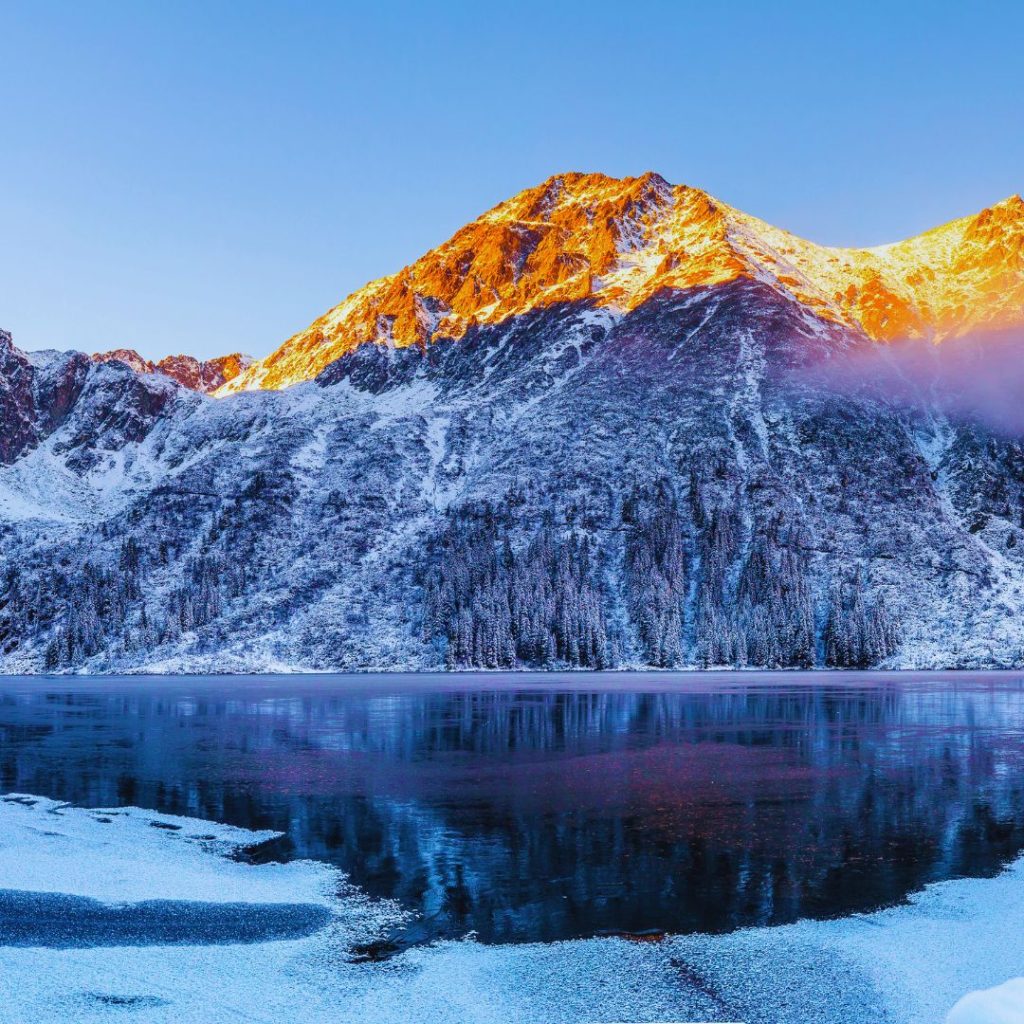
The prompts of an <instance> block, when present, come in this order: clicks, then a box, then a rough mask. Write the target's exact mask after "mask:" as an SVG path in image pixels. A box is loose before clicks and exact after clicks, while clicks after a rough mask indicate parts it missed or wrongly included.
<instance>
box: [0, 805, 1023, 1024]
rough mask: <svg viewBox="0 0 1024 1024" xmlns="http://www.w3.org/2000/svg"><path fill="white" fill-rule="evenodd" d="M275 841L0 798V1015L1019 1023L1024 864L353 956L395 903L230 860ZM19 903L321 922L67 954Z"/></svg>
mask: <svg viewBox="0 0 1024 1024" xmlns="http://www.w3.org/2000/svg"><path fill="white" fill-rule="evenodd" d="M270 837H271V834H269V833H254V832H245V831H243V830H240V829H235V828H231V827H228V826H224V825H218V824H211V823H209V822H205V821H198V820H194V819H188V818H175V817H170V816H168V815H162V814H156V813H153V812H149V811H143V810H139V809H136V808H121V809H118V810H110V811H99V810H86V809H81V808H74V807H70V806H68V805H65V804H59V803H56V802H54V801H50V800H45V799H39V798H34V797H26V796H18V795H10V796H8V797H4V798H3V799H2V800H0V1021H2V1022H3V1024H30V1022H31V1024H48V1022H53V1024H57V1022H61V1024H63V1022H84V1024H88V1022H94V1021H95V1022H108V1021H133V1022H135V1021H138V1022H147V1024H148V1022H171V1021H173V1022H175V1024H181V1022H196V1024H199V1022H201V1024H218V1022H221V1021H224V1022H236V1021H257V1022H270V1021H274V1022H280V1021H289V1022H294V1024H305V1022H315V1024H319V1022H324V1024H326V1022H331V1024H348V1022H352V1024H357V1022H358V1024H364V1022H365V1024H371V1022H372V1024H390V1022H396V1024H397V1022H403V1024H406V1022H408V1024H427V1022H430V1024H445V1022H456V1021H458V1022H470V1024H476V1022H480V1024H483V1022H487V1024H490V1022H494V1024H499V1022H501V1024H515V1022H524V1024H525V1022H529V1024H545V1022H577V1024H583V1022H595V1024H597V1022H611V1021H705V1022H707V1021H746V1022H749V1024H753V1022H764V1024H796V1022H799V1024H810V1022H814V1024H831V1022H836V1024H861V1022H863V1024H868V1022H870V1024H941V1022H943V1021H944V1020H947V1019H948V1024H1008V1022H1011V1021H1013V1022H1017V1021H1024V982H1021V981H1020V980H1018V981H1016V982H1011V983H1010V984H1006V982H1007V979H1012V978H1019V976H1020V975H1022V974H1024V942H1022V941H1021V939H1020V936H1021V935H1022V934H1024V859H1022V860H1020V861H1018V862H1017V863H1016V864H1014V865H1013V866H1011V867H1010V868H1009V869H1008V870H1006V871H1005V872H1003V873H1002V874H1001V875H1000V876H998V877H997V878H993V879H970V880H958V881H952V882H946V883H942V884H939V885H935V886H932V887H930V888H928V889H927V890H925V891H924V892H923V893H920V894H918V895H917V896H915V897H914V898H913V899H912V900H911V901H910V902H909V903H908V904H907V905H904V906H899V907H893V908H890V909H887V910H883V911H880V912H878V913H874V914H870V915H857V916H855V917H852V918H847V919H844V920H838V921H823V922H813V921H804V922H800V923H797V924H795V925H789V926H785V927H780V928H760V929H749V930H745V931H740V932H735V933H733V934H731V935H725V936H707V935H693V936H678V937H674V938H668V939H664V940H662V941H647V942H640V941H631V940H627V939H623V938H601V939H589V940H579V941H572V942H560V943H553V944H548V945H542V944H533V945H518V946H484V945H481V944H480V943H478V942H476V941H474V940H473V938H472V937H471V936H470V937H466V938H465V939H463V940H462V941H449V942H441V943H436V944H433V945H430V946H421V947H414V948H411V949H406V950H405V951H404V952H400V953H398V954H397V955H395V956H392V957H390V958H389V959H385V960H372V959H370V960H367V959H366V958H365V957H364V958H360V956H358V955H356V954H357V953H358V952H359V947H361V946H365V945H366V944H368V943H372V942H374V940H377V939H380V938H381V937H382V936H384V935H385V934H386V933H387V930H388V929H389V928H390V927H393V926H395V925H399V924H400V923H401V919H402V915H401V913H400V912H399V910H398V908H396V907H395V906H393V905H391V904H388V903H385V902H382V901H371V900H369V899H367V898H365V897H363V896H362V895H361V894H360V893H359V892H357V891H355V890H354V889H353V888H352V887H351V886H349V885H348V884H347V883H346V880H345V877H344V876H343V875H342V874H341V873H340V872H338V871H337V870H335V869H333V868H330V867H327V866H325V865H322V864H317V863H312V862H308V861H305V862H296V863H291V864H286V865H281V864H251V863H246V862H243V861H241V860H238V859H231V858H230V855H231V854H232V853H235V852H236V851H238V850H239V849H241V848H244V847H246V846H249V845H251V844H253V843H258V842H261V841H265V840H267V839H268V838H270ZM27 893H36V894H63V895H62V896H53V895H51V896H46V895H41V896H39V897H38V899H39V901H40V906H41V907H42V908H43V909H44V911H45V909H46V908H47V907H49V906H51V904H50V903H47V900H53V899H63V898H65V897H69V898H70V897H80V898H88V899H91V900H96V901H99V904H101V909H102V910H103V912H109V913H110V914H111V915H115V916H116V915H120V917H118V918H117V919H118V920H121V921H122V923H123V921H124V919H125V918H127V919H129V920H130V919H131V915H132V914H133V913H134V912H135V910H136V909H138V908H140V907H142V908H145V907H150V908H152V907H153V906H165V907H171V908H172V909H173V910H174V911H175V912H176V913H179V914H180V913H181V912H182V907H183V901H185V902H187V904H191V905H192V906H193V907H194V908H195V910H196V913H197V915H199V916H198V917H197V920H199V919H201V915H202V913H203V912H204V908H206V910H208V909H209V907H210V905H211V904H214V905H217V906H221V907H224V908H225V909H227V908H229V907H230V908H231V909H232V912H236V913H237V912H238V908H239V907H249V908H250V910H251V912H252V913H253V914H254V915H256V917H257V918H258V916H259V914H260V913H261V912H263V911H264V910H267V909H268V908H270V907H271V906H276V907H281V906H287V907H291V908H301V907H306V908H318V913H320V914H321V917H322V920H321V921H320V923H319V924H317V925H316V926H315V927H312V928H311V929H310V930H309V931H308V933H307V934H302V935H299V936H297V937H294V938H288V939H284V940H282V939H271V940H268V941H261V940H259V939H258V938H257V939H255V940H253V939H250V940H247V941H211V940H208V939H202V938H200V939H199V940H197V941H192V940H191V939H186V940H185V941H180V942H176V943H166V942H165V943H163V944H160V943H159V942H158V941H153V939H152V936H150V937H149V938H148V939H147V935H146V931H145V929H144V928H143V929H142V930H141V931H140V932H139V933H137V934H136V935H135V937H134V939H133V940H132V941H131V943H130V944H129V943H127V942H126V941H124V940H123V939H111V940H110V942H111V943H113V942H115V941H117V942H119V943H120V944H116V945H115V944H105V943H104V940H103V939H102V938H100V939H97V938H96V936H95V935H93V937H92V939H91V940H90V944H89V945H86V946H75V945H70V944H69V943H68V941H66V938H62V925H64V924H66V923H67V922H66V921H61V920H60V919H59V918H52V919H51V918H49V917H47V916H46V914H45V912H44V913H42V914H41V916H40V919H39V922H37V923H38V927H37V928H36V931H35V932H34V933H33V934H34V935H35V938H33V939H31V940H28V941H27V940H25V939H24V937H23V936H22V937H21V938H16V937H15V938H12V922H11V918H10V917H8V918H7V924H6V926H5V923H4V922H5V918H4V906H5V904H4V901H5V899H6V900H8V901H10V900H12V899H13V900H14V901H15V905H16V906H22V905H24V903H25V901H26V900H30V899H33V898H34V897H31V898H30V897H27V896H26V895H25V894H27ZM18 900H21V901H22V902H21V903H18V902H17V901H18ZM147 901H150V902H147ZM151 901H175V902H174V903H173V904H153V903H152V902H151ZM213 909H214V910H216V906H215V907H214V908H213ZM324 910H326V911H327V913H326V914H324V913H323V911H324ZM186 919H187V908H186ZM100 920H101V921H102V920H105V919H104V918H103V917H102V914H101V915H100ZM16 923H18V924H24V920H23V919H22V918H18V919H17V922H16ZM51 924H52V934H51V933H50V932H49V931H47V929H49V928H50V927H51ZM5 927H6V930H5ZM995 986H1001V987H1000V988H994V987H995ZM993 988H994V991H978V990H985V989H993ZM968 993H974V994H973V995H969V996H967V994H968ZM964 996H967V998H966V999H963V1001H960V1000H961V999H962V998H963V997H964ZM958 1001H959V1002H958ZM955 1004H956V1009H955V1010H954V1009H953V1007H954V1005H955ZM947 1014H948V1015H949V1016H948V1018H947Z"/></svg>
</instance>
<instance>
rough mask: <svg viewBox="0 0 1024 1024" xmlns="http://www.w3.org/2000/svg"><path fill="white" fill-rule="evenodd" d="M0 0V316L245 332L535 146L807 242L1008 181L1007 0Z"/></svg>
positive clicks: (26, 321) (476, 201)
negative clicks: (687, 194) (502, 1)
mask: <svg viewBox="0 0 1024 1024" xmlns="http://www.w3.org/2000/svg"><path fill="white" fill-rule="evenodd" d="M490 6H491V5H483V4H479V3H465V4H462V3H447V4H435V5H432V6H431V5H427V4H423V5H402V4H397V3H394V4H381V5H370V4H367V5H361V6H355V5H352V6H349V5H344V4H341V3H317V2H313V0H310V2H307V3H304V4H301V5H300V4H285V3H280V4H261V3H255V2H253V3H245V4H243V3H237V4H233V3H225V2H219V3H217V2H215V3H196V4H193V3H189V2H175V3H173V4H162V3H120V2H115V0H105V2H79V3H66V4H65V3H53V2H47V0H33V2H28V0H26V2H24V3H20V2H10V0H0V326H3V327H6V328H8V329H11V330H13V331H14V332H15V342H16V343H17V344H19V345H21V346H22V347H24V348H29V349H34V348H42V347H58V348H80V349H85V350H89V351H92V350H96V349H105V348H114V347H121V346H131V347H135V348H137V349H138V350H139V351H141V352H142V353H143V354H145V355H147V356H150V357H159V356H162V355H166V354H168V353H170V352H193V353H195V354H199V355H214V354H218V353H221V352H225V351H233V350H238V349H241V350H245V351H249V352H251V353H252V354H254V355H257V356H259V355H264V354H266V353H267V352H268V351H270V350H271V349H273V348H275V347H276V346H277V345H278V344H279V343H280V342H281V341H283V340H284V339H285V338H286V337H287V336H288V335H289V334H291V333H293V332H294V331H296V330H298V329H300V328H302V327H304V326H305V325H306V324H307V323H308V322H309V321H311V320H312V319H314V318H315V317H316V316H318V315H319V314H320V313H322V312H323V311H325V310H326V309H327V308H328V307H330V306H331V305H333V304H335V303H336V302H338V301H340V300H341V299H342V298H343V297H344V296H345V295H346V294H348V293H349V292H350V291H352V290H353V289H355V288H357V287H359V286H360V285H361V284H363V283H365V282H366V281H367V280H370V279H371V278H374V277H378V276H380V275H382V274H386V273H391V272H393V271H395V270H397V269H399V268H400V267H401V266H403V265H405V264H407V263H409V262H411V261H412V260H413V259H415V258H416V257H417V256H419V255H420V254H421V253H422V252H424V251H425V250H427V249H429V248H431V247H432V246H434V245H436V244H437V243H439V242H441V241H443V240H444V239H445V238H447V237H448V236H449V235H450V234H451V233H452V232H453V231H454V230H455V229H457V228H458V227H460V226H461V225H462V224H464V223H465V222H466V221H468V220H471V219H472V218H473V217H475V216H476V215H477V214H479V213H480V212H482V211H483V210H485V209H487V208H488V207H490V206H493V205H494V204H495V203H496V202H498V201H500V200H502V199H504V198H506V197H508V196H509V195H512V194H513V193H515V192H516V191H518V190H519V189H521V188H524V187H526V186H529V185H532V184H535V183H536V182H538V181H541V180H543V179H544V178H546V177H548V176H549V175H550V174H553V173H555V172H558V171H565V170H599V171H604V172H606V173H609V174H614V175H624V174H637V173H641V172H643V171H644V170H647V169H653V170H657V171H658V172H660V173H661V174H662V175H664V176H665V177H666V178H668V179H669V180H670V181H673V182H685V183H687V184H691V185H698V186H700V187H702V188H705V189H707V190H708V191H710V192H712V193H713V194H715V195H718V196H720V197H721V198H722V199H725V200H726V201H728V202H730V203H732V204H733V205H735V206H739V207H740V208H741V209H744V210H746V211H747V212H748V213H752V214H755V215H757V216H759V217H763V218H764V219H766V220H768V221H771V222H772V223H775V224H778V225H779V226H781V227H785V228H788V229H790V230H792V231H795V232H797V233H798V234H801V235H803V236H805V237H807V238H811V239H814V240H815V241H819V242H823V243H827V244H862V245H870V244H875V243H880V242H885V241H892V240H895V239H897V238H900V237H904V236H906V235H909V234H912V233H914V232H917V231H920V230H923V229H925V228H927V227H931V226H933V225H935V224H937V223H940V222H942V221H945V220H949V219H951V218H953V217H955V216H959V215H962V214H966V213H971V212H974V211H976V210H978V209H981V208H982V207H984V206H986V205H988V204H990V203H992V202H995V201H997V200H999V199H1002V198H1004V197H1005V196H1007V195H1009V194H1011V193H1014V192H1019V191H1021V190H1022V189H1024V61H1022V60H1021V56H1020V46H1021V40H1022V38H1024V5H1020V4H1019V3H1003V4H1001V3H987V4H986V3H976V4H973V5H967V4H944V3H941V2H939V3H932V4H924V3H922V4H909V3H908V4H893V5H889V4H882V3H869V4H860V5H853V4H850V5H847V4H824V3H823V4H820V5H815V4H808V3H793V4H775V5H767V4H764V3H749V4H748V3H742V2H734V3H730V4H722V5H718V4H714V5H712V4H702V5H692V6H691V5H687V4H682V3H671V4H643V3H639V2H636V3H629V4H621V3H620V4H602V3H598V2H593V3H587V4H582V3H573V4H569V3H565V4H561V3H556V2H553V0H549V2H547V3H531V2H526V3H520V4H508V5H501V6H500V8H498V7H497V5H495V9H490V10H488V9H486V8H488V7H490Z"/></svg>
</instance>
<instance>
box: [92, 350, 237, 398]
mask: <svg viewBox="0 0 1024 1024" xmlns="http://www.w3.org/2000/svg"><path fill="white" fill-rule="evenodd" d="M92 358H93V360H94V361H95V362H97V363H108V362H110V361H111V360H113V359H116V360H118V361H120V362H122V363H124V364H125V365H126V366H130V367H131V368H132V369H133V370H134V371H135V372H136V373H162V374H164V375H165V376H167V377H170V378H172V379H173V380H176V381H177V382H178V383H179V384H180V385H181V386H182V387H186V388H188V389H189V390H190V391H200V392H202V393H203V394H204V395H205V394H211V393H212V392H214V391H216V390H217V389H218V388H220V387H222V386H223V385H225V384H227V383H228V382H229V381H231V380H234V379H235V377H237V376H238V375H239V374H240V373H242V372H243V371H244V370H246V369H247V368H248V367H249V366H250V365H252V363H253V361H254V360H253V358H252V356H247V355H243V354H242V353H240V352H233V353H232V354H231V355H227V356H216V357H215V358H213V359H203V360H200V359H196V358H195V356H183V355H178V356H165V357H164V358H163V359H161V360H159V361H158V362H155V363H154V362H151V361H150V360H149V359H144V358H143V357H142V356H140V355H139V353H138V352H136V351H135V350H134V349H130V348H118V349H113V350H112V351H110V352H97V353H96V354H95V355H94V356H93V357H92Z"/></svg>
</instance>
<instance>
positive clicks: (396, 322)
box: [223, 174, 1024, 393]
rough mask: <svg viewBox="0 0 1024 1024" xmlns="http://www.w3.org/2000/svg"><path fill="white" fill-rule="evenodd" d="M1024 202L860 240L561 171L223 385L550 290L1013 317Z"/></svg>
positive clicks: (897, 323) (953, 328)
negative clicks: (708, 294)
mask: <svg viewBox="0 0 1024 1024" xmlns="http://www.w3.org/2000/svg"><path fill="white" fill-rule="evenodd" d="M1022 246H1024V201H1022V200H1021V197H1020V196H1013V197H1011V198H1009V199H1006V200H1004V201H1003V202H1001V203H998V204H996V205H995V206H993V207H991V208H989V209H986V210H983V211H982V212H981V213H980V214H977V215H976V216H973V217H964V218H962V219H961V220H957V221H953V222H952V223H951V224H946V225H944V226H942V227H939V228H936V229H934V230H933V231H929V232H927V233H926V234H924V235H920V236H918V237H917V238H912V239H910V240H909V241H906V242H899V243H897V244H895V245H885V246H879V247H877V248H874V249H835V248H826V247H824V246H819V245H814V244H813V243H811V242H806V241H804V240H803V239H800V238H797V237H796V236H795V235H791V234H789V233H788V232H786V231H781V230H779V229H778V228H773V227H772V226H771V225H769V224H766V223H764V222H763V221H760V220H757V219H756V218H754V217H749V216H747V215H746V214H743V213H740V211H738V210H735V209H733V208H732V207H730V206H727V205H726V204H725V203H722V202H720V201H719V200H717V199H714V198H712V197H711V196H709V195H708V194H707V193H706V192H702V191H701V190H700V189H695V188H690V187H688V186H685V185H677V186H672V185H669V184H668V183H667V182H666V181H665V180H664V179H663V178H661V177H659V176H658V175H657V174H645V175H644V176H643V177H640V178H627V179H625V180H618V179H614V178H608V177H605V176H604V175H601V174H565V175H559V176H557V177H554V178H551V179H550V180H548V181H546V182H544V183H543V184H542V185H538V186H537V187H536V188H532V189H528V190H526V191H525V192H521V193H520V194H519V195H517V196H515V197H514V198H513V199H510V200H508V201H507V202H505V203H502V204H500V205H499V206H496V207H495V208H494V209H493V210H490V211H489V212H487V213H485V214H484V215H483V216H482V217H479V218H478V219H477V220H475V221H473V223H472V224H469V225H467V226H466V227H464V228H463V229H462V230H461V231H459V232H457V233H456V234H455V235H454V236H453V237H452V238H451V239H450V240H449V241H448V242H446V243H445V244H444V245H441V246H439V247H438V248H437V249H434V250H432V251H431V252H429V253H427V254H426V255H425V256H423V257H421V258H420V259H418V260H417V261H416V262H415V263H413V264H412V265H411V266H409V267H406V268H405V269H403V270H401V271H399V273H397V274H394V275H392V276H391V277H385V278H382V279H381V280H379V281H372V282H371V283H370V284H368V285H366V287H364V288H362V289H360V290H359V291H357V292H356V293H355V294H353V295H351V296H349V298H347V299H346V300H345V301H344V302H342V303H341V304H340V305H338V306H335V307H334V308H333V309H332V310H330V311H329V312H327V313H326V314H325V315H324V316H322V317H320V318H319V319H318V320H316V321H315V322H314V323H313V324H311V325H310V326H309V327H308V328H306V330H305V331H302V332H300V333H299V334H296V335H295V336H294V337H292V338H290V339H288V341H286V342H285V343H284V344H283V345H282V346H281V347H280V348H279V349H278V350H277V351H276V352H274V353H273V354H272V355H270V356H268V357H267V358H266V359H263V360H260V361H259V362H257V363H254V364H253V365H252V366H250V367H249V368H248V369H247V370H246V372H244V373H242V374H240V375H238V376H236V377H235V378H234V379H233V380H231V381H229V382H228V383H227V384H226V385H225V387H224V389H223V391H224V392H225V393H227V392H232V391H239V390H244V389H251V388H282V387H288V386H290V385H292V384H296V383H298V382H300V381H303V380H310V379H312V378H313V377H315V376H316V375H317V374H318V373H319V372H320V371H321V370H323V369H324V368H325V367H326V366H327V365H329V364H330V363H332V362H333V361H334V360H335V359H337V358H339V357H340V356H342V355H344V354H345V353H347V352H350V351H352V350H353V349H355V348H358V347H359V346H360V345H364V344H367V343H375V344H383V345H393V346H395V347H397V348H404V347H405V346H408V345H421V346H422V345H427V344H430V343H433V342H437V341H442V340H451V339H458V338H461V337H462V336H463V335H464V334H465V333H466V331H467V330H468V329H469V328H470V327H473V326H480V325H491V326H493V325H497V324H501V323H503V322H505V321H506V320H509V319H511V318H514V317H519V316H523V315H525V314H527V313H530V312H533V311H535V310H539V309H545V308H548V307H551V306H553V305H556V304H558V303H564V302H591V303H593V304H594V305H595V306H596V307H598V308H601V309H608V310H610V311H612V312H628V311H629V310H633V309H636V308H637V307H638V306H640V305H642V304H643V303H644V302H646V301H648V300H649V299H650V298H651V297H652V296H653V295H656V294H657V293H658V292H659V291H662V290H664V289H675V290H686V289H692V288H697V287H713V286H716V285H722V284H726V283H728V282H730V281H737V280H747V281H761V282H764V283H767V284H768V285H769V286H770V287H771V288H772V289H773V290H775V291H778V292H779V294H781V295H784V296H787V297H791V298H795V299H796V300H798V301H799V302H800V303H801V304H802V305H804V306H806V307H808V308H809V309H811V310H813V311H814V312H815V313H816V314H817V315H818V316H819V317H821V318H822V319H825V320H828V321H829V322H831V323H836V324H841V325H843V326H846V327H849V328H851V329H855V330H858V331H863V332H864V333H865V334H867V335H868V336H869V337H871V338H874V339H878V340H892V339H895V338H901V337H915V338H917V337H927V338H933V339H941V338H945V337H950V336H956V335H961V334H964V333H967V332H969V331H972V330H977V329H979V328H988V329H991V328H1002V327H1008V326H1017V325H1020V324H1021V321H1022V320H1024V315H1022V313H1021V310H1022V309H1024V277H1022V275H1021V263H1022V260H1024V252H1022Z"/></svg>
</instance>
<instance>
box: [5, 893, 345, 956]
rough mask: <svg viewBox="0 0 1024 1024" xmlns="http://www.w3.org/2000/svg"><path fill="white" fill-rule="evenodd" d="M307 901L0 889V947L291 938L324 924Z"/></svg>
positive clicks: (325, 915) (326, 915) (323, 915)
mask: <svg viewBox="0 0 1024 1024" xmlns="http://www.w3.org/2000/svg"><path fill="white" fill-rule="evenodd" d="M330 919H331V914H330V912H329V911H328V910H327V908H326V907H320V906H317V905H316V904H313V903H197V902H191V901H188V900H146V901H144V902H141V903H127V904H108V903H101V902H100V901H99V900H94V899H89V898H87V897H84V896H69V895H65V894H63V893H42V892H19V891H15V890H11V889H0V946H46V947H48V948H51V949H70V948H76V947H83V946H163V945H168V944H174V943H182V944H187V945H213V944H217V943H233V942H270V941H273V940H275V939H298V938H302V937H304V936H306V935H312V934H313V932H316V931H319V930H320V929H321V928H324V927H325V926H326V925H327V924H328V923H329V922H330Z"/></svg>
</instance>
